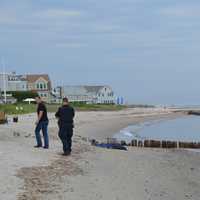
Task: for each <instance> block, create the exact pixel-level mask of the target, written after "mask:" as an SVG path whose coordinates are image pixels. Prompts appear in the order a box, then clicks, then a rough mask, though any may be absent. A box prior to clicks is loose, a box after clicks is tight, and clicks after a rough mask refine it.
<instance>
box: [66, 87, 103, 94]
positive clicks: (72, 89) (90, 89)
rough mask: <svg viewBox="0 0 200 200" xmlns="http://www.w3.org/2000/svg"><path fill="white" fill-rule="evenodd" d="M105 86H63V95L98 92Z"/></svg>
mask: <svg viewBox="0 0 200 200" xmlns="http://www.w3.org/2000/svg"><path fill="white" fill-rule="evenodd" d="M104 87H107V86H87V85H83V86H79V85H77V86H64V87H63V93H64V94H65V95H86V94H91V93H92V94H95V95H96V94H98V93H99V91H100V90H101V89H102V88H104Z"/></svg>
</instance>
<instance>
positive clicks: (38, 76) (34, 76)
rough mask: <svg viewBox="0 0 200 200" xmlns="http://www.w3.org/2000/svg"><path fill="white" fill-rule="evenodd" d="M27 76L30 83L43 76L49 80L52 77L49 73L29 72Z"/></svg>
mask: <svg viewBox="0 0 200 200" xmlns="http://www.w3.org/2000/svg"><path fill="white" fill-rule="evenodd" d="M26 78H27V81H28V82H29V83H34V82H36V81H37V80H38V79H40V78H43V79H44V80H46V81H47V82H50V78H49V75H48V74H29V75H27V76H26Z"/></svg>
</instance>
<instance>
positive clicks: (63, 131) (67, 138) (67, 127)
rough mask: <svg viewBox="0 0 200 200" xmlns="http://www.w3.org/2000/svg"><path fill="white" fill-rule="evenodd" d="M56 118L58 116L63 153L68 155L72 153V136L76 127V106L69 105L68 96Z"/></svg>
mask: <svg viewBox="0 0 200 200" xmlns="http://www.w3.org/2000/svg"><path fill="white" fill-rule="evenodd" d="M55 116H56V118H58V126H59V133H58V135H59V138H60V139H61V141H62V144H63V151H64V153H63V155H64V156H68V155H70V154H71V151H72V150H71V147H72V136H73V128H74V120H73V119H74V116H75V112H74V108H72V107H71V106H70V105H69V101H68V99H67V98H64V99H63V106H62V107H60V108H59V109H58V111H57V113H56V115H55Z"/></svg>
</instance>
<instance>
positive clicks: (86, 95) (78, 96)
mask: <svg viewBox="0 0 200 200" xmlns="http://www.w3.org/2000/svg"><path fill="white" fill-rule="evenodd" d="M61 94H62V97H68V99H69V101H70V102H84V103H95V104H114V103H115V95H114V92H113V90H112V88H111V87H110V86H86V85H85V86H63V87H62V92H61Z"/></svg>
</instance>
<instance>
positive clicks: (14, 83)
mask: <svg viewBox="0 0 200 200" xmlns="http://www.w3.org/2000/svg"><path fill="white" fill-rule="evenodd" d="M27 90H28V86H27V80H26V76H25V75H17V74H16V73H15V72H13V73H11V74H9V75H8V87H7V91H27Z"/></svg>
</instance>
